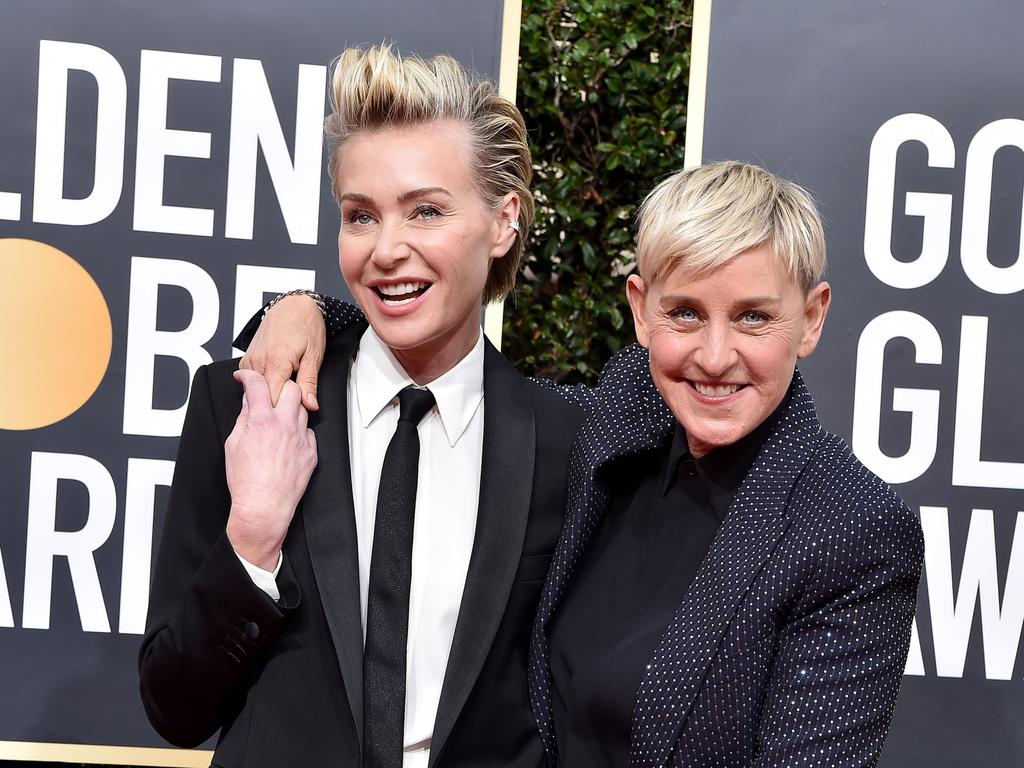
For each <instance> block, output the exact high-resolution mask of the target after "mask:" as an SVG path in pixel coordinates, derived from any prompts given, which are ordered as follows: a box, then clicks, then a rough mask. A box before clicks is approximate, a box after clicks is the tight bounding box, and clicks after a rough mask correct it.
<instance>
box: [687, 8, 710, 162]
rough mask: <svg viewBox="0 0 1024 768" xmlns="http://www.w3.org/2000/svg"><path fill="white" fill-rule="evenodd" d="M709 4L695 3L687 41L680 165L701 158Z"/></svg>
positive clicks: (706, 78) (706, 72)
mask: <svg viewBox="0 0 1024 768" xmlns="http://www.w3.org/2000/svg"><path fill="white" fill-rule="evenodd" d="M711 2H712V0H696V2H695V3H694V9H693V34H692V35H691V38H690V90H689V93H688V95H687V98H686V151H685V153H684V155H683V165H684V166H685V167H687V168H693V167H694V166H697V165H700V164H701V162H702V159H703V156H704V107H705V104H706V98H707V87H708V51H709V49H710V47H711Z"/></svg>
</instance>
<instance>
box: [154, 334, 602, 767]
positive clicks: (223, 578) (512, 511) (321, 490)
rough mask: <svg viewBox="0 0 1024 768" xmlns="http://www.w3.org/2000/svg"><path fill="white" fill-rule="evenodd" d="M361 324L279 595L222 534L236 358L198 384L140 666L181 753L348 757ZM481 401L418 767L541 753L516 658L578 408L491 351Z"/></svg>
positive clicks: (321, 438)
mask: <svg viewBox="0 0 1024 768" xmlns="http://www.w3.org/2000/svg"><path fill="white" fill-rule="evenodd" d="M357 317H358V316H357V315H355V314H353V318H357ZM353 318H349V320H350V321H351V320H352V319H353ZM336 319H337V318H336ZM365 328H366V324H365V321H358V320H357V321H355V324H354V325H351V326H350V327H349V328H347V329H346V330H345V331H344V332H343V333H342V334H341V335H340V336H338V337H337V338H336V339H333V340H332V341H331V342H330V343H329V344H328V348H327V353H326V356H325V359H324V364H323V369H322V371H321V377H320V386H319V399H320V410H319V412H318V413H316V414H311V416H310V422H309V423H310V426H311V428H312V429H313V431H314V432H315V433H316V441H317V447H318V454H319V463H318V466H317V469H316V470H315V472H314V473H313V476H312V478H311V480H310V483H309V486H308V488H307V490H306V493H305V495H304V496H303V499H302V501H301V503H300V505H299V507H298V509H297V510H296V513H295V518H294V520H293V522H292V524H291V527H290V528H289V531H288V536H287V538H286V540H285V544H284V565H283V567H282V569H281V572H280V574H279V576H278V585H279V588H280V591H281V600H280V601H279V602H278V603H276V604H275V603H274V601H272V600H271V599H270V598H269V597H268V596H267V595H266V594H265V593H263V592H262V591H261V590H259V589H258V588H257V587H256V586H255V585H253V583H252V581H251V580H250V578H249V576H248V575H247V574H246V572H245V570H244V569H243V567H242V565H241V564H240V563H239V561H238V559H237V557H236V556H235V554H234V552H233V551H232V549H231V546H230V544H229V543H228V541H227V537H226V535H225V532H224V529H225V524H226V522H227V517H228V511H229V509H230V497H229V494H228V489H227V485H226V481H225V476H224V440H225V439H226V438H227V436H228V434H229V433H230V431H231V429H232V428H233V426H234V422H235V419H236V418H237V415H238V412H239V408H240V399H241V387H240V386H239V385H238V384H236V383H235V382H234V380H233V379H232V377H231V374H232V371H233V370H234V369H235V367H236V364H237V361H225V362H219V363H213V364H212V365H209V366H206V367H204V368H202V369H200V371H199V372H198V373H197V375H196V377H195V382H194V384H193V388H192V395H191V400H190V403H189V408H188V414H187V416H186V418H185V426H184V429H183V432H182V435H181V442H180V445H179V451H178V462H177V466H176V468H175V475H174V483H173V485H172V489H171V495H170V499H169V502H168V510H167V518H166V522H165V525H164V529H163V537H162V540H161V543H160V552H159V557H158V560H157V564H156V568H155V573H154V580H153V587H152V593H151V598H150V607H149V617H148V620H147V631H146V636H145V638H144V640H143V644H142V648H141V650H140V655H139V669H140V677H141V689H142V698H143V703H144V705H145V708H146V711H147V713H148V715H149V718H150V720H151V721H152V723H153V725H154V726H155V727H156V729H157V731H158V732H159V733H160V734H161V735H162V736H164V738H166V739H167V740H168V741H170V742H172V743H174V744H177V745H180V746H188V747H191V746H196V745H198V744H200V743H201V742H203V741H204V740H206V739H208V738H209V737H210V736H212V735H213V734H215V733H217V732H218V730H219V731H220V737H219V741H218V744H217V749H216V753H215V755H214V765H217V766H225V767H230V768H239V767H241V766H245V768H264V767H266V768H270V767H271V766H274V768H280V766H290V765H301V766H304V767H308V766H312V767H316V766H332V767H334V768H349V767H350V766H351V767H355V766H358V765H359V763H360V752H361V748H360V741H361V732H362V727H363V712H362V687H363V686H362V669H363V667H362V650H363V635H362V628H361V622H360V607H359V578H358V570H357V553H356V530H355V519H354V511H353V502H352V488H351V473H350V470H349V455H348V428H347V402H346V385H347V380H348V371H349V365H350V361H351V359H352V356H353V354H354V351H355V349H356V345H357V343H358V339H359V336H360V335H361V333H362V331H363V330H364V329H365ZM484 398H485V399H484V403H485V405H484V409H485V410H484V439H483V465H482V472H481V480H480V501H479V508H478V509H479V511H478V520H477V529H476V536H475V539H474V542H473V551H472V555H471V559H470V564H469V571H468V575H467V577H466V586H465V592H464V593H463V597H462V604H461V608H460V612H459V618H458V623H457V626H456V630H455V637H454V640H453V643H452V649H451V655H450V658H449V661H448V668H447V671H446V674H445V679H444V685H443V689H442V693H441V699H440V704H439V707H438V711H437V720H436V723H435V726H434V732H433V743H432V749H431V753H430V766H431V768H434V767H435V766H436V768H482V767H486V766H494V767H495V768H497V767H498V766H502V768H504V767H506V766H517V767H518V766H521V767H522V768H536V766H538V765H543V763H544V760H545V758H544V751H543V746H542V744H541V742H540V739H539V737H538V734H537V729H536V725H535V723H534V719H533V716H532V714H531V711H530V705H529V694H528V686H527V678H526V670H527V653H528V646H529V638H530V629H531V625H532V622H533V618H534V613H535V610H536V606H537V601H538V597H539V593H540V589H541V586H542V585H543V580H544V576H545V574H546V572H547V568H548V564H549V562H550V559H551V554H552V552H553V550H554V546H555V543H556V541H557V539H558V534H559V532H560V530H561V525H562V512H563V509H564V507H565V493H566V491H565V489H566V467H567V465H568V456H569V451H570V447H571V444H572V440H573V436H574V435H575V433H576V429H577V427H578V425H579V422H580V420H581V418H582V414H581V412H580V411H579V410H578V409H577V408H576V407H574V406H572V405H569V404H568V403H566V402H565V401H564V400H563V399H562V398H561V397H559V396H558V395H556V394H554V393H552V392H549V391H546V390H545V389H543V388H542V387H540V386H538V385H537V384H534V383H531V382H528V381H527V380H526V379H524V378H523V377H522V376H520V375H519V373H517V372H516V371H515V369H514V368H513V367H512V366H511V364H510V363H508V362H507V361H506V360H505V359H504V358H503V357H502V356H501V355H500V354H499V353H498V352H497V351H496V350H495V349H494V347H492V346H491V345H490V344H487V348H486V352H485V357H484Z"/></svg>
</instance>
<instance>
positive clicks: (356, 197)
mask: <svg viewBox="0 0 1024 768" xmlns="http://www.w3.org/2000/svg"><path fill="white" fill-rule="evenodd" d="M438 193H440V194H442V195H447V196H448V197H452V193H451V192H449V191H448V190H447V189H445V188H444V187H420V188H419V189H410V190H409V191H408V192H403V193H402V194H400V195H399V196H398V202H399V203H407V202H409V201H410V200H415V199H417V198H420V197H426V196H427V195H433V194H438ZM341 200H342V201H345V200H352V201H354V202H357V203H366V204H369V203H372V202H373V198H371V197H370V196H369V195H363V194H360V193H359V192H346V193H345V194H343V195H342V196H341Z"/></svg>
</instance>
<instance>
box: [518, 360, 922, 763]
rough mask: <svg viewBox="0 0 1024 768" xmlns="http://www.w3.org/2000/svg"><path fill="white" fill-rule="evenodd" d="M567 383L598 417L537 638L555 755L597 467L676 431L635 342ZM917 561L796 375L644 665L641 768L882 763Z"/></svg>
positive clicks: (537, 680) (542, 696) (875, 487)
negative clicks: (558, 685)
mask: <svg viewBox="0 0 1024 768" xmlns="http://www.w3.org/2000/svg"><path fill="white" fill-rule="evenodd" d="M558 389H559V391H560V392H562V394H563V395H564V396H566V397H567V398H569V399H571V400H574V401H576V402H578V403H579V404H581V405H583V406H584V407H586V408H587V410H588V416H587V418H586V420H585V421H584V424H583V427H582V428H581V430H580V432H579V435H578V437H577V440H576V445H575V448H574V451H573V456H572V462H571V466H570V470H569V476H570V486H569V502H568V509H567V512H566V521H565V527H564V529H563V532H562V536H561V540H560V541H559V544H558V547H557V549H556V551H555V556H554V558H553V560H552V564H551V570H550V572H549V573H548V579H547V583H546V584H545V586H544V590H543V592H542V596H541V604H540V608H539V610H538V615H537V620H536V624H535V626H534V631H533V638H532V644H531V658H530V688H531V690H530V697H531V703H532V706H533V709H534V715H535V716H536V718H537V723H538V725H539V727H540V731H541V736H542V739H543V741H544V744H545V747H546V749H547V751H548V754H549V756H550V757H551V758H552V761H554V760H557V745H556V744H555V739H554V728H553V724H552V706H551V693H552V692H551V673H550V668H549V665H548V636H547V630H548V626H549V623H550V620H551V618H552V616H553V615H554V614H555V613H556V611H557V610H558V606H559V604H560V602H561V601H562V598H563V597H564V595H565V592H566V589H567V588H568V587H569V585H570V584H571V581H572V576H573V570H574V568H575V566H576V563H578V562H579V560H580V557H581V555H582V553H583V551H584V549H585V548H586V546H587V542H588V541H589V539H590V537H591V535H592V534H593V533H594V531H595V530H596V528H597V525H598V523H599V521H600V520H601V517H602V515H603V514H604V512H605V510H606V509H607V507H608V501H609V496H608V492H607V489H606V488H605V487H604V485H603V484H602V472H601V469H602V467H604V466H605V465H606V464H608V462H609V461H611V460H612V459H614V458H616V457H619V456H625V455H627V454H631V453H636V452H639V451H644V450H648V449H651V448H654V447H657V446H660V445H663V444H664V443H666V442H667V441H668V440H670V438H671V434H672V428H673V417H672V414H671V412H670V411H669V410H668V408H667V406H666V405H665V403H664V401H663V400H662V398H661V397H660V395H659V394H658V392H657V390H656V389H655V387H654V383H653V381H652V379H651V376H650V373H649V369H648V363H647V352H646V350H644V349H643V348H641V347H639V346H636V345H634V346H631V347H627V348H625V349H624V350H622V351H620V352H619V353H618V354H616V355H615V356H614V357H613V358H612V360H611V361H610V362H609V363H608V365H607V366H606V367H605V369H604V372H603V373H602V377H601V381H600V384H599V386H598V387H597V388H596V389H593V390H588V389H586V388H583V387H571V388H570V387H559V388H558ZM923 555H924V544H923V539H922V535H921V528H920V524H919V522H918V519H917V517H916V516H915V515H914V514H913V513H912V512H911V511H910V510H909V509H908V508H907V506H906V505H905V504H904V503H903V502H902V501H901V500H900V498H899V497H898V496H897V495H896V494H895V493H894V492H893V491H892V489H891V488H889V487H888V486H887V485H886V484H885V483H883V482H882V481H881V480H879V479H878V478H877V477H876V476H875V475H873V474H872V473H871V472H870V471H869V470H868V469H866V468H865V467H864V465H863V464H861V463H860V462H859V461H858V460H857V459H856V458H855V457H854V456H853V454H852V453H851V452H850V449H849V448H848V447H847V446H846V444H845V443H844V442H843V441H842V440H841V439H840V438H838V437H836V436H835V435H831V434H829V433H828V432H826V431H824V430H823V429H822V428H821V425H820V424H819V423H818V419H817V416H816V415H815V411H814V404H813V402H812V400H811V397H810V395H809V394H808V392H807V389H806V387H805V386H804V383H803V379H802V378H801V376H800V374H799V372H797V373H796V374H795V375H794V378H793V383H792V385H791V397H790V401H789V405H788V407H787V408H786V410H785V411H784V412H783V414H782V416H781V418H780V419H779V422H778V425H777V426H776V428H775V429H774V431H773V432H772V434H771V435H770V437H769V438H768V439H767V441H766V443H765V445H764V447H763V448H762V450H761V452H760V454H759V455H758V457H757V459H756V461H755V462H754V465H753V466H752V467H751V469H750V472H749V473H748V475H747V477H746V479H745V480H744V482H743V484H742V485H741V487H740V489H739V490H738V492H737V494H736V498H735V499H734V501H733V503H732V506H731V507H730V509H729V513H728V515H727V516H726V518H725V521H724V522H723V523H722V526H721V528H720V529H719V531H718V534H717V537H716V538H715V541H714V543H713V544H712V546H711V549H710V550H709V552H708V554H707V557H706V558H705V560H704V562H703V563H702V565H701V567H700V570H699V571H698V573H697V576H696V578H695V580H694V582H693V584H692V586H691V587H690V589H689V591H688V592H687V593H686V595H685V597H684V598H683V601H682V602H681V603H680V605H679V607H678V608H677V610H676V612H675V615H674V616H673V617H672V618H671V621H670V622H669V624H668V628H667V630H666V631H665V634H664V636H663V637H662V638H661V642H660V644H659V645H658V648H657V650H656V651H655V653H654V656H653V657H651V659H650V660H649V662H648V663H647V669H646V672H645V675H644V678H643V682H642V683H641V685H640V689H639V690H638V691H637V696H636V705H635V709H634V718H633V726H632V737H631V742H632V743H631V748H630V765H631V766H637V767H638V768H639V767H643V768H655V767H656V766H657V767H661V766H688V767H691V766H692V768H713V767H714V766H722V767H723V768H724V767H725V766H728V767H729V768H736V767H737V766H869V765H874V764H875V763H876V762H877V760H878V755H879V752H880V751H881V749H882V742H883V740H884V739H885V735H886V732H887V731H888V728H889V721H890V718H891V716H892V712H893V707H894V706H895V702H896V696H897V693H898V692H899V687H900V681H901V679H902V675H903V668H904V664H905V663H906V657H907V649H908V646H909V643H910V625H911V620H912V618H913V615H914V610H915V606H916V597H917V586H918V581H919V579H920V574H921V561H922V558H923Z"/></svg>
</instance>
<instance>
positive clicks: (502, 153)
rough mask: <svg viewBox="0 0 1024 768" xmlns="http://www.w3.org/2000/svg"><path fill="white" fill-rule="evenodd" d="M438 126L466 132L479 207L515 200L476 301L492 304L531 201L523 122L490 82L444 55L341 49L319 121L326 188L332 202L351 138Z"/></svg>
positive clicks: (518, 253) (513, 269) (513, 258)
mask: <svg viewBox="0 0 1024 768" xmlns="http://www.w3.org/2000/svg"><path fill="white" fill-rule="evenodd" d="M439 120H457V121H459V122H461V123H463V124H464V125H465V126H466V127H467V128H468V129H469V133H470V136H471V143H472V146H471V147H470V148H469V149H470V157H469V162H470V173H471V175H472V176H473V178H474V181H475V183H476V187H477V190H478V191H479V193H480V196H481V197H482V198H483V200H484V202H485V203H486V204H487V205H489V206H491V207H494V208H496V207H498V206H499V205H500V204H501V201H502V198H504V197H505V195H506V194H507V193H509V192H515V193H516V194H517V195H518V196H519V234H518V236H517V237H516V239H515V242H514V244H513V245H512V248H511V249H510V250H509V252H508V253H507V254H505V256H504V258H501V259H495V260H494V261H493V262H492V264H491V268H490V272H489V273H488V275H487V282H486V284H485V286H484V295H483V299H484V302H485V303H486V302H490V301H494V300H496V299H500V298H502V297H504V296H505V294H506V293H508V292H509V291H510V290H511V289H512V288H513V287H514V286H515V282H516V275H517V274H518V272H519V264H520V262H521V260H522V257H523V243H524V242H525V240H526V237H527V235H529V233H530V226H531V225H532V224H533V209H534V202H533V195H532V194H531V192H530V181H531V179H532V177H533V162H532V158H531V156H530V147H529V144H528V143H527V139H526V125H525V124H524V122H523V116H522V115H521V114H520V112H519V110H518V109H517V108H516V106H515V104H513V103H512V102H510V101H509V100H508V99H504V98H502V97H501V96H499V95H498V92H497V91H496V90H495V88H494V85H493V84H492V83H490V82H488V81H486V80H483V79H479V78H477V77H475V76H473V75H470V74H469V73H467V72H466V70H464V69H463V68H462V66H461V65H460V64H459V63H458V62H457V61H456V60H455V59H453V58H452V57H451V56H445V55H440V56H434V57H432V58H429V59H422V58H419V57H417V56H404V57H403V56H402V55H401V54H399V53H397V52H396V51H393V50H392V49H391V46H389V45H383V46H378V47H373V48H368V49H361V48H349V49H347V50H345V51H344V52H343V53H342V54H341V55H340V56H339V57H338V59H337V62H336V63H335V65H334V73H333V76H332V82H331V113H330V114H329V115H328V116H327V119H326V121H325V122H324V138H325V140H326V141H327V153H328V164H329V165H328V167H329V173H330V176H331V189H332V190H333V191H334V192H335V196H337V186H336V180H335V178H334V174H335V169H336V168H337V163H338V156H339V154H340V153H341V151H342V149H343V147H344V146H345V142H346V141H347V140H348V139H350V138H351V137H352V136H354V135H356V134H358V133H364V132H372V131H379V130H384V129H387V128H405V127H409V126H416V125H422V124H426V123H432V122H437V121H439Z"/></svg>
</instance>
